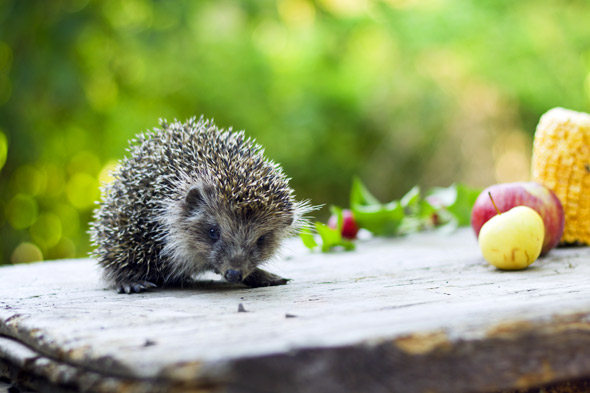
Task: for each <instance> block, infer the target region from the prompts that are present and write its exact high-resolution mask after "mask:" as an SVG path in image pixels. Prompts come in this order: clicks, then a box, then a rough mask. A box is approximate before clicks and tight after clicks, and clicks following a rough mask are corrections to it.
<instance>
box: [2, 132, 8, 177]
mask: <svg viewBox="0 0 590 393" xmlns="http://www.w3.org/2000/svg"><path fill="white" fill-rule="evenodd" d="M7 156H8V139H7V138H6V135H4V133H3V132H2V131H0V170H2V167H4V164H5V163H6V157H7Z"/></svg>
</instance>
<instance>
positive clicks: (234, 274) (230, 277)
mask: <svg viewBox="0 0 590 393" xmlns="http://www.w3.org/2000/svg"><path fill="white" fill-rule="evenodd" d="M224 276H225V279H226V280H227V281H228V282H231V283H236V282H240V281H242V272H241V271H239V270H234V269H229V270H228V271H227V272H225V275H224Z"/></svg>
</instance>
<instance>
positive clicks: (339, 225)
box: [330, 205, 344, 233]
mask: <svg viewBox="0 0 590 393" xmlns="http://www.w3.org/2000/svg"><path fill="white" fill-rule="evenodd" d="M330 213H332V215H335V216H336V218H337V221H336V229H337V230H338V232H340V233H342V225H344V217H343V216H342V208H340V207H338V206H335V205H332V206H330Z"/></svg>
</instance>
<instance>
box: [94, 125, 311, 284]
mask: <svg viewBox="0 0 590 393" xmlns="http://www.w3.org/2000/svg"><path fill="white" fill-rule="evenodd" d="M127 152H128V153H129V154H128V155H127V156H126V157H125V158H123V159H122V160H121V161H119V165H118V166H117V169H115V170H114V171H113V173H112V176H113V178H114V180H113V181H111V182H110V183H108V184H106V185H104V186H103V187H102V188H101V194H102V195H101V201H99V202H97V208H96V209H95V210H94V214H93V219H94V221H93V222H92V223H90V230H89V233H90V237H91V242H92V245H93V246H94V251H92V253H91V256H92V257H94V258H95V259H96V260H97V261H98V264H99V265H100V266H101V267H102V269H103V275H104V278H105V279H106V281H107V282H108V283H109V284H110V286H111V287H113V288H114V289H116V290H117V291H118V292H119V293H128V294H129V293H137V292H142V291H145V290H147V289H150V288H155V287H159V286H167V285H177V286H178V285H184V284H185V283H188V282H190V281H191V280H192V279H193V278H194V277H195V275H198V274H200V273H203V272H206V271H213V272H215V273H217V274H220V275H221V276H222V277H224V278H225V280H227V281H228V282H230V283H243V284H245V285H247V286H248V287H252V288H256V287H263V286H275V285H283V284H286V283H287V281H288V279H285V278H282V277H280V276H277V275H275V274H272V273H269V272H267V271H265V270H263V269H261V268H260V266H261V265H262V264H264V263H265V262H267V261H269V260H271V259H272V258H273V256H275V254H276V253H277V251H278V249H279V247H280V244H281V243H282V241H283V240H284V239H285V238H286V237H288V236H290V235H293V234H295V233H297V232H298V230H300V229H301V228H303V227H304V226H305V225H306V218H305V214H306V213H307V212H309V211H311V210H313V207H312V206H311V205H310V203H309V201H296V200H295V196H294V192H293V190H292V188H291V187H290V186H289V180H290V179H289V178H287V177H286V175H285V174H284V172H283V170H282V168H281V167H280V166H279V165H278V164H276V163H275V162H273V161H272V160H270V159H267V158H265V156H264V150H263V148H262V146H260V145H259V144H257V143H256V141H255V140H253V139H251V138H247V137H246V136H245V133H244V131H238V132H236V131H233V130H232V128H229V129H227V130H224V129H220V128H218V127H217V126H216V125H215V123H214V122H213V120H208V119H205V118H204V117H203V116H201V117H200V118H199V119H198V120H197V119H196V117H193V118H191V119H189V120H188V121H186V122H185V123H184V124H183V123H180V122H178V121H177V120H175V121H174V122H173V123H170V124H169V123H168V122H167V121H166V120H160V128H154V129H153V130H151V131H146V132H144V133H141V134H138V135H137V136H136V137H135V138H134V139H132V140H131V141H130V146H129V148H128V149H127Z"/></svg>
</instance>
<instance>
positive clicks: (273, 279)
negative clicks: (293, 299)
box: [242, 269, 289, 288]
mask: <svg viewBox="0 0 590 393" xmlns="http://www.w3.org/2000/svg"><path fill="white" fill-rule="evenodd" d="M242 282H243V283H244V284H246V285H247V286H249V287H250V288H258V287H273V286H276V285H285V284H286V283H287V282H289V279H288V278H283V277H279V276H277V275H276V274H272V273H269V272H267V271H266V270H262V269H255V270H254V271H253V272H252V273H250V274H249V275H248V277H246V278H245V279H244V281H242Z"/></svg>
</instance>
